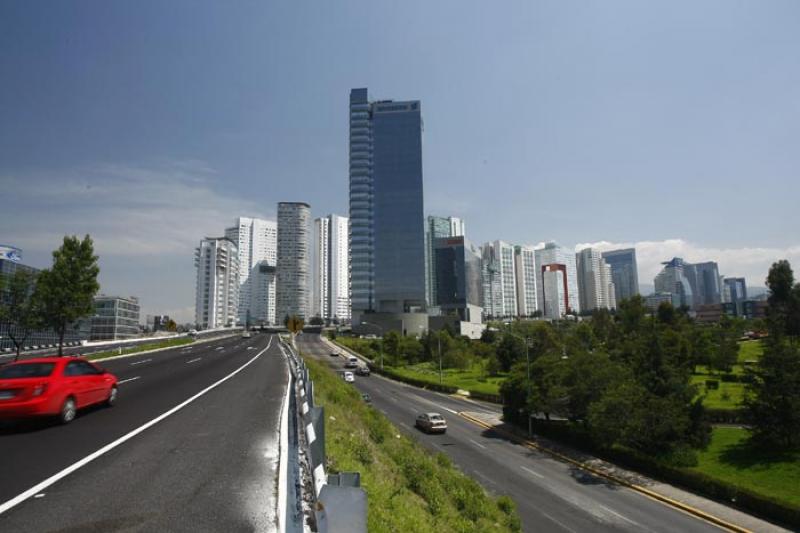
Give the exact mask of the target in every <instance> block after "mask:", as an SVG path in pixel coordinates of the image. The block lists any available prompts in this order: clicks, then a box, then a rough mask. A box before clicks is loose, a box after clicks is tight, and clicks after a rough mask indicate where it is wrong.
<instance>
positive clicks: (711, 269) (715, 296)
mask: <svg viewBox="0 0 800 533" xmlns="http://www.w3.org/2000/svg"><path fill="white" fill-rule="evenodd" d="M686 275H687V277H688V278H689V283H690V284H691V285H692V290H693V292H694V304H695V306H699V305H716V304H718V303H720V302H721V301H722V288H721V287H720V275H719V267H718V266H717V263H715V262H714V261H706V262H704V263H692V264H689V265H687V268H686Z"/></svg>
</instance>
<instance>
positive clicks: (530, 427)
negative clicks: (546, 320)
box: [508, 331, 533, 436]
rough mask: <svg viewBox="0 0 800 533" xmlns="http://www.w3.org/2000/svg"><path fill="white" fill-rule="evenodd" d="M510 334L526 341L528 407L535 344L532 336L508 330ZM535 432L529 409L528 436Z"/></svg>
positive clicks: (526, 402) (526, 393)
mask: <svg viewBox="0 0 800 533" xmlns="http://www.w3.org/2000/svg"><path fill="white" fill-rule="evenodd" d="M508 334H509V335H511V336H512V337H516V338H518V339H520V340H522V341H525V365H526V381H525V391H526V392H525V408H526V409H527V408H528V402H529V401H530V397H531V354H530V348H531V347H532V346H533V339H532V338H531V337H523V336H522V335H517V334H516V333H511V332H510V331H509V332H508ZM532 434H533V425H532V422H531V413H530V410H528V436H531V435H532Z"/></svg>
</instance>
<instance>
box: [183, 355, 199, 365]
mask: <svg viewBox="0 0 800 533" xmlns="http://www.w3.org/2000/svg"><path fill="white" fill-rule="evenodd" d="M200 359H202V357H195V358H194V359H189V360H188V361H186V364H187V365H190V364H192V363H196V362H198V361H199V360H200Z"/></svg>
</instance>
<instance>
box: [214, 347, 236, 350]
mask: <svg viewBox="0 0 800 533" xmlns="http://www.w3.org/2000/svg"><path fill="white" fill-rule="evenodd" d="M234 348H235V346H234ZM224 349H225V348H224V347H223V346H217V350H224Z"/></svg>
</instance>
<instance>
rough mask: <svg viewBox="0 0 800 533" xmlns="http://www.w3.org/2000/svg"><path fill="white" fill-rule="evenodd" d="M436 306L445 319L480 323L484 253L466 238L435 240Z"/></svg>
mask: <svg viewBox="0 0 800 533" xmlns="http://www.w3.org/2000/svg"><path fill="white" fill-rule="evenodd" d="M434 253H435V256H436V261H435V264H436V282H437V286H438V287H439V289H440V290H439V291H438V292H437V300H436V302H435V303H436V306H437V307H439V308H440V309H441V311H442V315H456V316H458V317H459V319H460V320H463V321H465V322H477V323H480V322H481V312H482V303H483V286H482V283H481V252H480V250H479V249H478V248H476V247H475V246H473V245H472V244H471V243H470V242H469V241H467V240H466V239H465V238H464V237H463V236H458V237H447V238H443V239H436V241H435V242H434Z"/></svg>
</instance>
